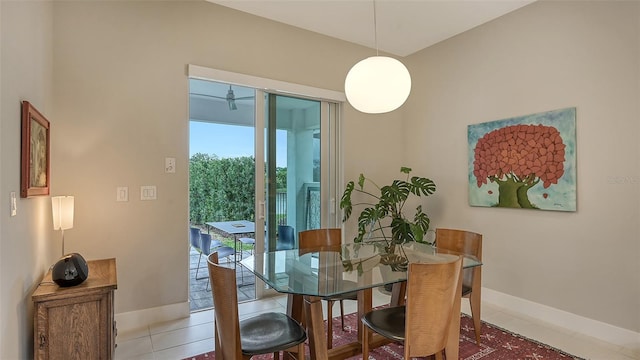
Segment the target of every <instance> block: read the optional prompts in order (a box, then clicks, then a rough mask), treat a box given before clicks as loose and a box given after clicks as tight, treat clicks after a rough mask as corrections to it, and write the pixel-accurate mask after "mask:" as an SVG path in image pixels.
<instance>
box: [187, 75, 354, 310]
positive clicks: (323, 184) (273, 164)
mask: <svg viewBox="0 0 640 360" xmlns="http://www.w3.org/2000/svg"><path fill="white" fill-rule="evenodd" d="M189 76H190V77H191V78H192V79H198V80H206V81H214V80H215V81H216V82H218V83H223V84H225V85H226V86H227V88H228V89H230V90H234V91H235V92H236V93H239V90H240V89H248V90H251V91H250V94H249V92H246V91H243V92H244V93H247V94H245V95H243V96H242V97H244V98H245V100H243V101H242V102H241V103H240V100H239V96H238V95H237V94H234V95H235V105H236V106H237V107H238V109H240V105H243V106H245V107H248V106H252V107H253V109H252V111H251V112H250V113H251V114H252V116H253V118H252V119H251V120H250V121H246V120H245V121H243V124H242V125H243V126H252V127H253V129H254V139H253V145H254V154H253V155H254V158H255V159H256V160H255V164H254V165H255V167H254V174H255V178H254V187H255V189H254V191H255V193H254V198H255V200H254V205H253V209H254V214H255V216H254V219H253V222H254V224H255V233H254V235H255V236H254V238H255V241H256V243H255V251H254V253H258V254H259V253H262V252H264V251H272V250H275V249H278V248H287V247H297V234H298V232H299V231H302V230H306V229H314V228H319V227H336V226H339V217H338V215H337V213H338V212H337V211H336V196H337V191H338V180H339V176H338V169H339V156H338V151H339V146H338V144H340V141H339V128H338V124H339V119H338V115H339V103H340V101H343V100H344V95H343V94H341V93H336V92H333V91H327V90H322V89H314V88H309V87H304V86H300V85H296V84H289V83H284V82H277V81H274V80H269V79H262V78H255V77H250V76H247V75H242V74H235V73H229V72H225V71H220V70H214V69H208V68H201V67H197V66H193V65H190V66H189ZM235 89H238V90H235ZM275 89H278V90H275ZM229 98H230V97H229V96H227V97H225V98H224V99H222V100H224V101H226V105H227V107H228V109H229V112H235V111H236V110H232V108H233V106H232V105H231V104H230V101H229ZM245 110H246V111H247V114H248V113H249V112H248V110H249V109H245ZM234 114H236V115H237V114H238V113H237V112H235V113H234ZM234 141H236V142H247V139H246V138H242V139H237V140H234ZM245 280H246V276H245ZM255 284H256V286H255V294H256V297H257V298H259V297H261V296H262V295H263V294H264V292H265V291H268V290H267V289H266V288H265V287H264V284H262V283H260V282H259V281H256V282H255Z"/></svg>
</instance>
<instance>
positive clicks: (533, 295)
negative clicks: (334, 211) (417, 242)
mask: <svg viewBox="0 0 640 360" xmlns="http://www.w3.org/2000/svg"><path fill="white" fill-rule="evenodd" d="M639 27H640V3H638V2H607V3H603V2H584V1H582V2H575V1H574V2H569V1H563V2H539V3H535V4H533V5H530V6H527V7H525V8H523V9H521V10H518V11H516V12H514V13H511V14H509V15H507V16H504V17H502V18H499V19H497V20H495V21H493V22H491V23H489V24H485V25H483V26H481V27H478V28H476V29H474V30H472V31H469V32H467V33H465V34H462V35H459V36H457V37H455V38H453V39H450V40H448V41H445V42H443V43H440V44H438V45H436V46H433V47H431V48H429V49H426V50H423V51H422V52H420V53H418V54H415V55H413V56H411V57H410V58H409V59H408V64H409V66H410V70H411V71H412V74H413V76H414V77H415V78H417V79H418V81H416V84H415V87H414V89H413V93H412V95H411V97H410V101H409V103H408V104H406V106H405V107H404V108H403V113H402V115H403V118H404V121H405V135H404V137H405V143H406V144H407V146H406V147H405V150H406V159H407V162H408V163H411V164H412V165H414V167H415V168H419V169H420V170H421V171H424V172H425V173H426V175H427V176H431V177H433V179H434V180H435V182H436V184H437V185H438V190H437V196H436V197H434V198H433V199H430V201H429V202H428V206H427V207H428V209H429V214H430V215H432V221H433V224H434V225H435V226H436V227H456V228H465V229H470V230H476V231H479V232H481V233H483V234H484V251H483V252H484V260H485V266H484V267H483V268H484V270H483V285H484V286H486V287H488V288H491V289H493V290H497V291H500V292H503V293H507V294H510V295H513V296H516V297H520V298H524V299H528V300H530V301H533V302H536V303H540V304H545V305H548V306H551V307H553V308H557V309H561V310H565V311H568V312H571V313H574V314H578V315H580V316H583V317H587V318H591V319H595V320H599V321H602V322H605V323H609V324H613V325H615V326H618V327H622V328H625V329H630V330H633V331H635V332H638V331H640V312H639V311H638V309H639V306H640V265H639V264H640V261H638V259H639V257H640V241H639V239H640V230H639V220H640V209H639V204H640V191H639V189H640V168H639V166H640V161H639V160H638V159H639V157H638V156H639V147H638V136H639V135H640V112H639V110H638V104H639V103H640V28H639ZM566 107H576V108H577V120H576V123H577V125H576V127H577V190H578V211H576V212H550V211H532V210H516V209H498V208H479V207H470V206H469V205H468V201H467V193H468V192H467V181H468V172H467V164H468V161H467V150H468V146H467V145H466V144H467V125H469V124H476V123H481V122H486V121H491V120H499V119H504V118H509V117H513V116H519V115H526V114H531V113H537V112H543V111H547V110H554V109H560V108H566Z"/></svg>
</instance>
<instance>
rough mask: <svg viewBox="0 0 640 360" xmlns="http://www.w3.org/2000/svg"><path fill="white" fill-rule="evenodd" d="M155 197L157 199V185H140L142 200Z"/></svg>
mask: <svg viewBox="0 0 640 360" xmlns="http://www.w3.org/2000/svg"><path fill="white" fill-rule="evenodd" d="M155 199H156V186H155V185H145V186H140V200H155Z"/></svg>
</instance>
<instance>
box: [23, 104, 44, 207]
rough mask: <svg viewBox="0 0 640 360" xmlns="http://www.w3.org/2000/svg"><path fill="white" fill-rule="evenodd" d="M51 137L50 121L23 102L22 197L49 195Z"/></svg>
mask: <svg viewBox="0 0 640 360" xmlns="http://www.w3.org/2000/svg"><path fill="white" fill-rule="evenodd" d="M49 136H50V135H49V121H48V120H47V119H46V118H45V117H44V116H43V115H42V114H41V113H40V112H39V111H38V110H36V108H34V107H33V105H31V104H30V103H29V102H28V101H23V102H22V159H21V166H20V167H21V172H20V175H21V178H20V197H23V198H26V197H31V196H38V195H49V185H50V184H51V178H50V173H51V171H50V170H51V166H50V144H49Z"/></svg>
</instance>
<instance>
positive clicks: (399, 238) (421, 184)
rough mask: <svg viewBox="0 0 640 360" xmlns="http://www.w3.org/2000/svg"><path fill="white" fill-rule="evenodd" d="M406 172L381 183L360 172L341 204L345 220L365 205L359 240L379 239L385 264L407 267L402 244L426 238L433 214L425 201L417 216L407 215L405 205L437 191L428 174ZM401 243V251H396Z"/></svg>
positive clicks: (357, 237) (416, 210) (416, 211)
mask: <svg viewBox="0 0 640 360" xmlns="http://www.w3.org/2000/svg"><path fill="white" fill-rule="evenodd" d="M400 172H401V173H403V174H406V178H405V179H404V180H393V181H392V182H391V184H389V185H385V186H378V184H376V183H375V182H374V181H373V180H371V179H369V178H367V177H365V176H364V175H363V174H360V177H359V178H358V183H357V184H356V183H354V182H353V181H349V182H348V183H347V185H346V188H345V190H344V193H343V194H342V198H341V200H340V208H341V209H342V211H343V218H342V221H343V222H345V221H347V220H348V219H349V218H350V217H351V215H352V213H353V211H354V209H355V208H361V209H362V210H361V211H360V214H359V215H358V234H357V236H356V237H355V238H354V242H355V243H361V242H375V244H378V245H379V246H381V247H382V248H381V251H380V254H381V260H380V262H381V263H383V264H388V265H392V267H395V268H397V269H404V268H405V267H406V265H407V259H406V256H403V255H404V254H403V253H404V252H403V251H402V247H401V245H402V244H404V243H406V242H409V241H416V242H426V241H425V235H426V233H427V230H429V221H430V220H429V216H428V215H427V214H426V213H425V212H423V211H422V205H418V206H417V207H416V209H415V214H414V215H413V218H412V219H410V218H408V217H407V216H405V213H404V211H403V210H404V205H405V203H406V202H407V200H408V199H409V197H411V196H412V195H413V196H416V197H422V196H429V195H431V194H433V193H434V192H435V191H436V184H435V183H434V182H433V181H432V180H431V179H428V178H425V177H420V176H411V168H408V167H401V168H400ZM396 245H400V253H398V252H396Z"/></svg>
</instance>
